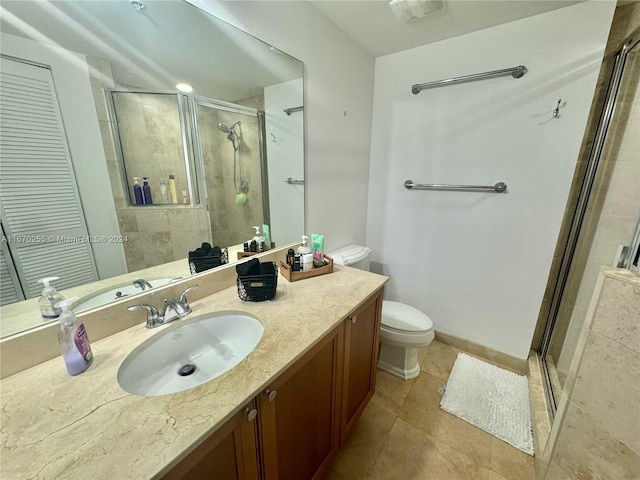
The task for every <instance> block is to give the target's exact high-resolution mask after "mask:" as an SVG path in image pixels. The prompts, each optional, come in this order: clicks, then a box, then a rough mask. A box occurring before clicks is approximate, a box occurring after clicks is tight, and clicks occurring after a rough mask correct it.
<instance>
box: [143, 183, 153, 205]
mask: <svg viewBox="0 0 640 480" xmlns="http://www.w3.org/2000/svg"><path fill="white" fill-rule="evenodd" d="M148 179H149V177H142V180H143V182H144V183H143V184H142V194H143V196H144V203H145V204H146V205H151V204H152V203H153V202H152V201H151V187H150V186H149V182H147V180H148Z"/></svg>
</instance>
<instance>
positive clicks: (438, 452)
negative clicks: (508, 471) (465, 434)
mask: <svg viewBox="0 0 640 480" xmlns="http://www.w3.org/2000/svg"><path fill="white" fill-rule="evenodd" d="M370 478H371V480H389V479H402V480H414V479H415V480H418V479H420V480H422V479H425V480H426V479H432V480H489V469H488V468H487V467H484V466H482V465H480V464H479V463H478V462H476V461H474V460H473V459H472V458H470V457H467V456H466V455H464V454H463V453H460V452H459V451H458V450H456V449H454V448H452V447H450V446H448V445H447V444H445V443H443V442H439V441H437V440H436V439H435V438H433V437H432V436H431V435H428V434H427V433H425V432H424V431H422V430H421V429H419V428H417V427H414V426H413V425H410V424H409V423H407V422H405V421H403V420H401V419H398V420H396V423H395V424H394V426H393V428H392V429H391V433H390V434H389V437H388V439H387V442H386V443H385V445H384V447H383V449H382V452H381V453H380V456H379V457H378V460H377V462H376V464H375V466H374V467H373V471H372V473H371V476H370Z"/></svg>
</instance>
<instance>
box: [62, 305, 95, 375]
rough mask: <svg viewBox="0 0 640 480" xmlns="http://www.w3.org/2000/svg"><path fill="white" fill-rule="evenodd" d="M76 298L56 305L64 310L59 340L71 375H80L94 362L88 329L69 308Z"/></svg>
mask: <svg viewBox="0 0 640 480" xmlns="http://www.w3.org/2000/svg"><path fill="white" fill-rule="evenodd" d="M75 299H76V297H73V298H70V299H68V300H62V301H60V302H58V303H57V304H56V307H57V308H59V309H61V310H62V313H60V330H58V342H59V343H60V351H61V353H62V358H63V360H64V364H65V366H66V367H67V372H69V375H78V374H79V373H82V372H84V371H85V370H86V369H87V368H89V366H90V365H91V364H92V363H93V354H92V353H91V345H90V344H89V337H88V336H87V330H86V329H85V328H84V324H82V323H80V321H79V320H78V317H76V316H75V314H74V313H73V312H72V311H71V309H70V308H69V304H70V303H72V302H73V301H74V300H75Z"/></svg>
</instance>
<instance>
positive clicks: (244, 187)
mask: <svg viewBox="0 0 640 480" xmlns="http://www.w3.org/2000/svg"><path fill="white" fill-rule="evenodd" d="M218 129H219V130H220V131H222V132H224V133H226V134H227V138H228V139H229V141H231V144H232V145H233V187H234V188H235V191H236V203H237V204H238V205H244V204H245V203H247V193H248V192H249V182H247V180H246V177H245V176H244V164H243V163H242V152H241V151H240V141H241V139H242V122H241V121H240V120H238V121H237V122H236V123H234V124H233V125H231V126H230V127H228V126H227V125H225V124H224V123H218Z"/></svg>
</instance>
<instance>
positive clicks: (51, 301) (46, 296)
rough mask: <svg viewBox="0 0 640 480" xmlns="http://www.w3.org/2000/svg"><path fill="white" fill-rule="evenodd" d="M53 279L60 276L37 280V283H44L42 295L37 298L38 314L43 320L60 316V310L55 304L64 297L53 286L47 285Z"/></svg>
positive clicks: (57, 278)
mask: <svg viewBox="0 0 640 480" xmlns="http://www.w3.org/2000/svg"><path fill="white" fill-rule="evenodd" d="M54 280H60V277H45V278H41V279H40V280H38V283H41V284H42V285H44V288H43V289H42V296H41V297H40V299H39V300H38V306H39V307H40V315H42V318H44V319H45V320H55V319H56V318H58V317H59V316H60V312H61V310H60V309H59V308H57V307H56V306H55V305H56V303H58V302H60V301H61V300H64V297H63V296H62V295H60V294H59V293H58V291H57V290H56V289H55V287H52V286H51V285H49V283H50V282H53V281H54Z"/></svg>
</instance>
